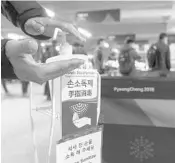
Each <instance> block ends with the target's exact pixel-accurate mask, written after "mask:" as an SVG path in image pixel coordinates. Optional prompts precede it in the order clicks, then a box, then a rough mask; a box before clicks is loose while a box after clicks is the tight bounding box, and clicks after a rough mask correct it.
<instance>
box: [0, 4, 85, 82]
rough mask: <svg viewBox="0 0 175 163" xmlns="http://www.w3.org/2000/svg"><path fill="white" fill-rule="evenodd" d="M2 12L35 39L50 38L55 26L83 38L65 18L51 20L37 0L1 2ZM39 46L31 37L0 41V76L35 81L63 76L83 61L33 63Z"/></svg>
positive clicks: (82, 39) (44, 80)
mask: <svg viewBox="0 0 175 163" xmlns="http://www.w3.org/2000/svg"><path fill="white" fill-rule="evenodd" d="M1 13H2V14H3V15H4V16H5V17H6V18H7V19H8V20H9V21H10V22H11V23H12V24H13V25H14V26H16V27H19V28H21V30H22V31H23V32H24V33H25V34H26V35H28V36H31V37H32V38H35V39H38V40H48V39H50V38H52V36H53V33H54V29H55V28H60V29H61V30H62V31H64V32H68V33H71V34H73V35H74V36H76V37H77V38H78V39H80V40H81V41H85V39H84V37H83V36H82V35H81V34H80V33H79V31H78V29H77V28H76V27H75V26H74V25H72V24H71V23H68V22H66V21H64V20H60V19H58V20H54V19H51V18H50V17H48V16H47V14H46V11H45V9H44V8H43V7H42V6H41V5H40V4H39V3H37V2H36V1H1ZM37 49H38V44H37V42H36V41H34V40H31V39H24V40H9V39H2V41H1V78H2V79H16V78H18V79H20V80H22V81H32V82H36V83H38V84H43V83H44V82H46V81H48V80H51V79H54V78H56V77H59V76H61V75H64V74H65V73H67V72H69V71H71V70H73V69H75V68H77V67H79V66H80V65H82V64H83V61H82V60H80V59H72V60H67V61H61V62H60V61H57V62H53V63H48V64H39V63H37V62H35V60H34V59H33V56H32V55H35V53H36V52H37Z"/></svg>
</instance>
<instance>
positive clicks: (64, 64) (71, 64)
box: [59, 59, 84, 76]
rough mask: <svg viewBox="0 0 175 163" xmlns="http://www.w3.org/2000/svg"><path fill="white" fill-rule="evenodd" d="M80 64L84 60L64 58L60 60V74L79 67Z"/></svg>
mask: <svg viewBox="0 0 175 163" xmlns="http://www.w3.org/2000/svg"><path fill="white" fill-rule="evenodd" d="M82 64H84V61H83V60H81V59H71V60H65V61H60V74H59V75H60V76H62V75H64V74H66V73H68V72H71V71H73V70H74V69H76V68H78V67H80V66H81V65H82Z"/></svg>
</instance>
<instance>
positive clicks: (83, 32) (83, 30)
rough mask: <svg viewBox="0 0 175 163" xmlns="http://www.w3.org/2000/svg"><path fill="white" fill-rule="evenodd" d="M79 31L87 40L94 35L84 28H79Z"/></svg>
mask: <svg viewBox="0 0 175 163" xmlns="http://www.w3.org/2000/svg"><path fill="white" fill-rule="evenodd" d="M78 31H79V32H80V33H81V34H82V35H84V36H85V37H87V38H90V37H92V34H91V33H90V32H88V31H87V30H85V29H83V28H78Z"/></svg>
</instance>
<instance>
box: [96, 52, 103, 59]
mask: <svg viewBox="0 0 175 163" xmlns="http://www.w3.org/2000/svg"><path fill="white" fill-rule="evenodd" d="M97 59H98V61H100V62H101V61H102V52H101V51H97Z"/></svg>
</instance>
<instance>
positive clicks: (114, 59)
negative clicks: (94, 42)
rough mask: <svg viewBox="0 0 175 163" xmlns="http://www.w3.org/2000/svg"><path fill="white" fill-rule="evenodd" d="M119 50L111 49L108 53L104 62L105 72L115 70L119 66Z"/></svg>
mask: <svg viewBox="0 0 175 163" xmlns="http://www.w3.org/2000/svg"><path fill="white" fill-rule="evenodd" d="M119 53H120V52H119V50H117V49H116V50H115V51H111V53H110V54H109V57H108V60H107V61H106V63H105V72H107V73H110V72H112V71H116V70H118V68H119V63H118V57H119Z"/></svg>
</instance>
